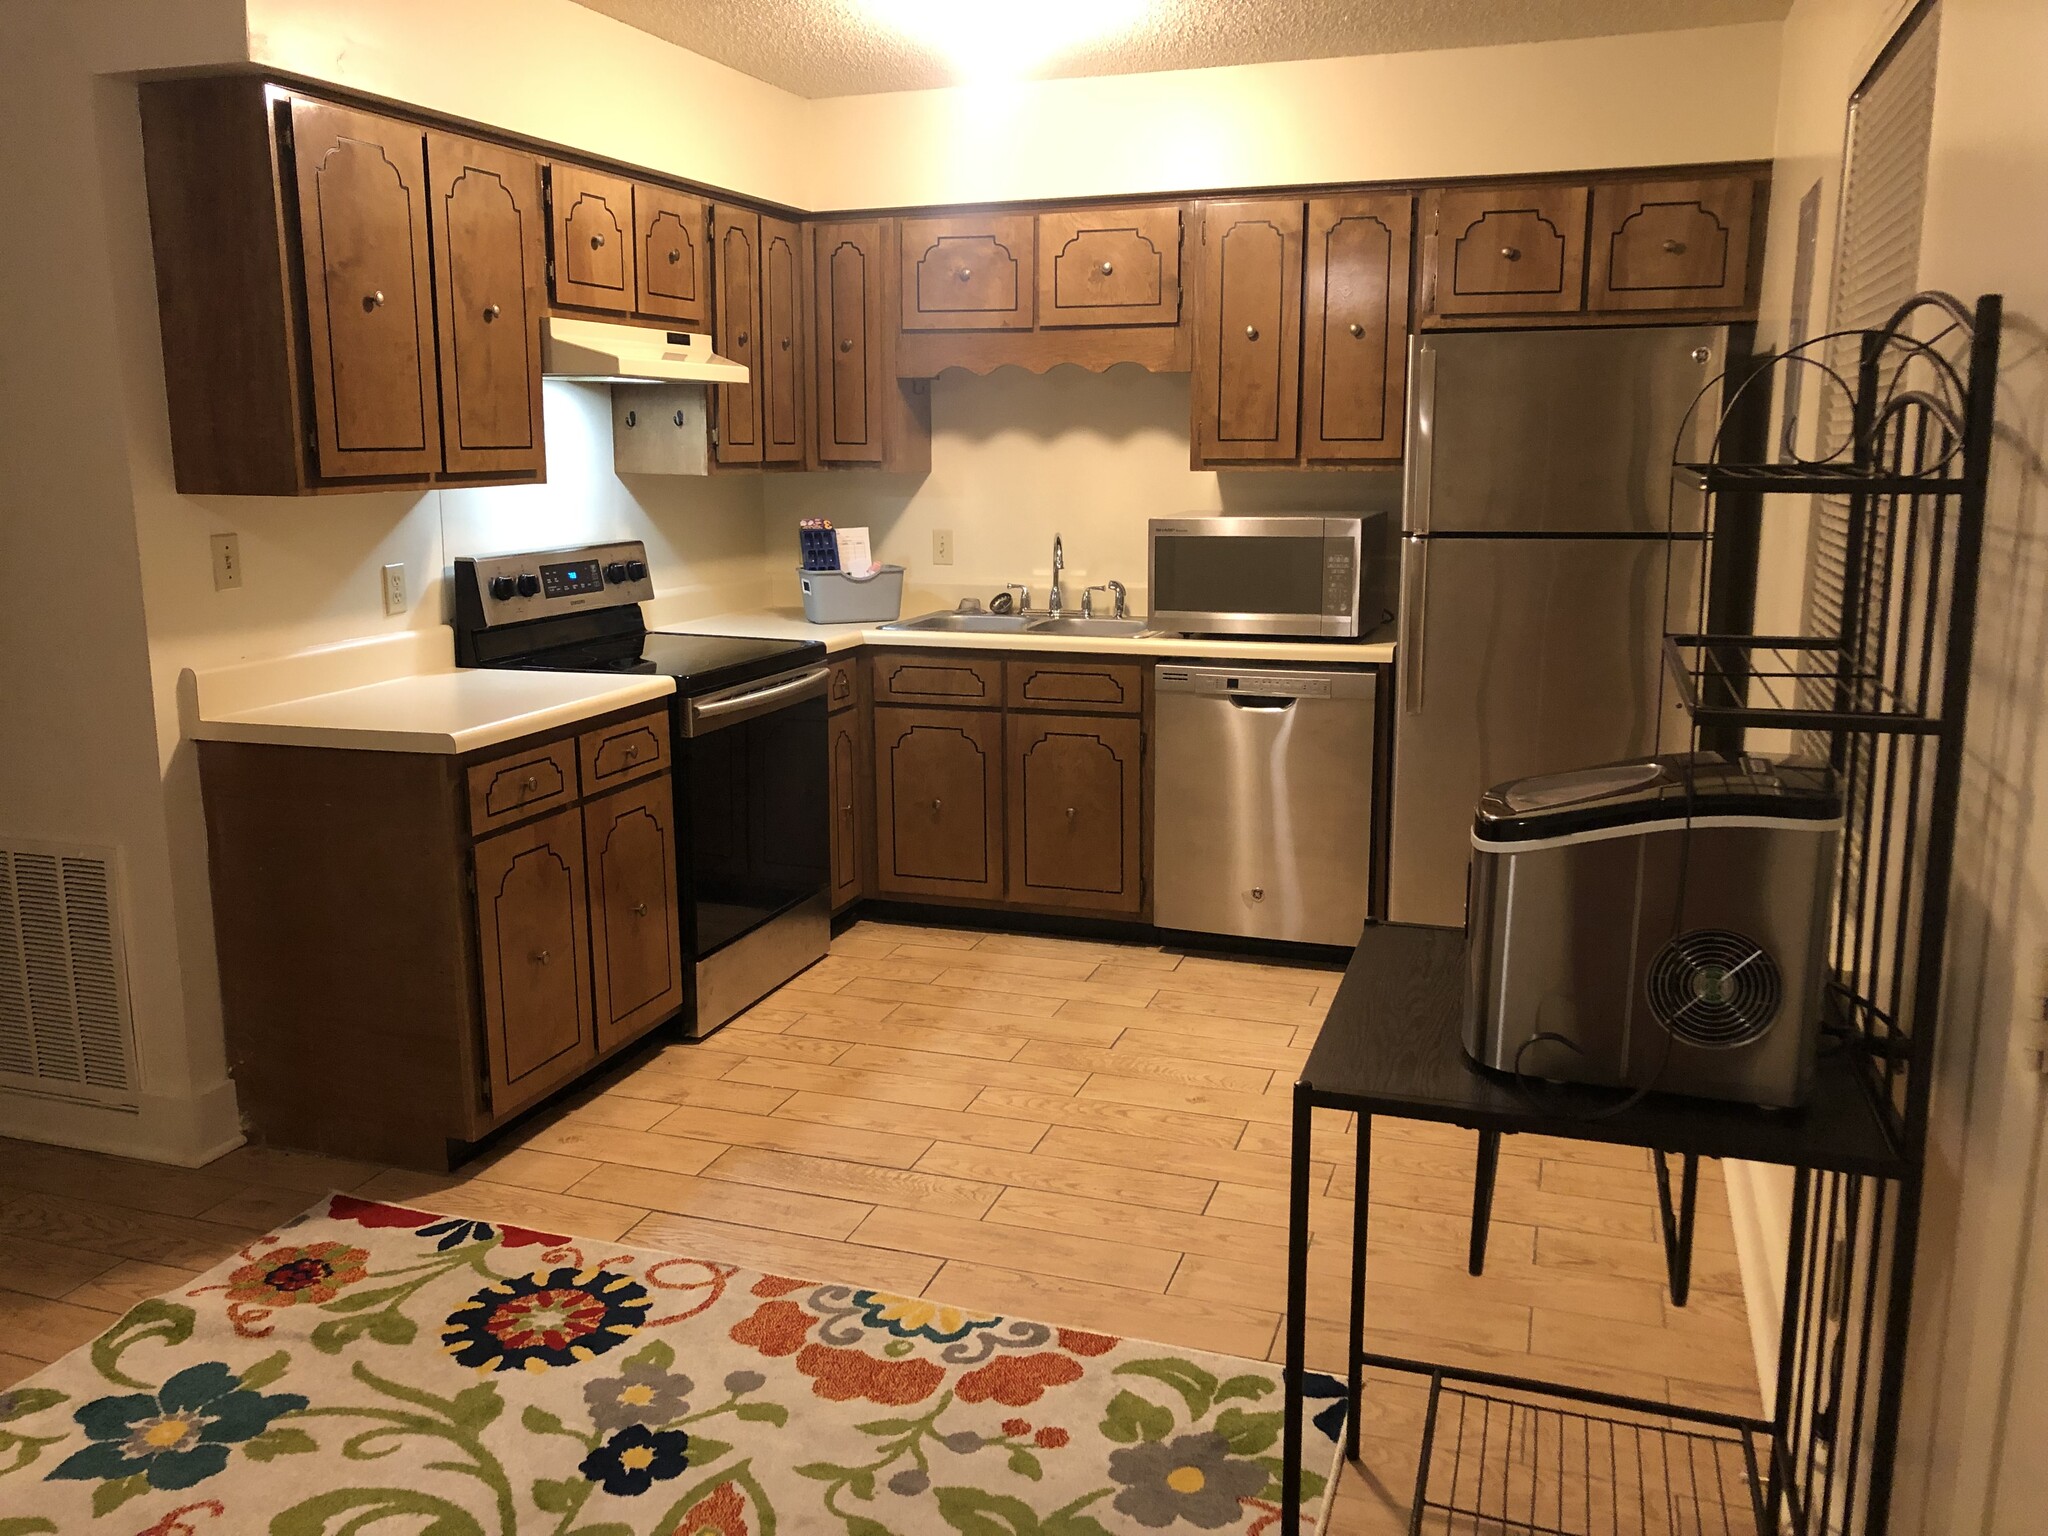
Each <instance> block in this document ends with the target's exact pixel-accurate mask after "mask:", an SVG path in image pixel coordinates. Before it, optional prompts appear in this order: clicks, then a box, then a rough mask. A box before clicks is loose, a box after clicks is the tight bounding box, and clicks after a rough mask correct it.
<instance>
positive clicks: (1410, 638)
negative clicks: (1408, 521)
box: [1400, 539, 1429, 715]
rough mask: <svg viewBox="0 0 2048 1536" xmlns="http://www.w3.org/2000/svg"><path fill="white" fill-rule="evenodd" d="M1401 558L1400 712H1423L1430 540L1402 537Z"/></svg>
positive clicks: (1414, 713) (1416, 713) (1410, 713)
mask: <svg viewBox="0 0 2048 1536" xmlns="http://www.w3.org/2000/svg"><path fill="white" fill-rule="evenodd" d="M1401 543H1402V544H1403V546H1404V548H1403V550H1402V554H1403V556H1404V558H1403V559H1402V561H1401V650H1400V670H1401V712H1402V713H1403V714H1407V715H1419V714H1421V713H1422V634H1423V629H1424V625H1425V621H1426V619H1427V618H1428V614H1427V611H1426V610H1427V607H1428V603H1429V540H1427V539H1403V540H1402V541H1401Z"/></svg>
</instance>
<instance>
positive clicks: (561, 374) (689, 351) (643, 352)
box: [540, 315, 747, 384]
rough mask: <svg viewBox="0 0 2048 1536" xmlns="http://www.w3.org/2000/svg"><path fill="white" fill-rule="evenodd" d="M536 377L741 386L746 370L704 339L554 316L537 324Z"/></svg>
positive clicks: (608, 382) (690, 333) (630, 382)
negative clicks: (538, 331) (538, 332)
mask: <svg viewBox="0 0 2048 1536" xmlns="http://www.w3.org/2000/svg"><path fill="white" fill-rule="evenodd" d="M540 371H541V373H542V374H543V375H544V376H546V377H547V378H551V379H577V380H580V381H582V382H583V383H586V384H672V383H703V384H744V383H746V382H747V369H746V365H745V364H744V363H735V362H733V361H731V360H730V359H729V358H723V357H720V356H719V355H718V354H717V353H716V352H714V351H712V350H711V338H710V337H709V336H700V335H697V334H695V333H693V332H690V331H658V330H654V329H652V328H650V327H648V326H643V325H613V324H611V323H609V322H607V321H604V320H569V319H565V318H563V317H562V316H560V315H550V316H549V317H548V318H547V319H545V320H543V321H542V322H541V333H540Z"/></svg>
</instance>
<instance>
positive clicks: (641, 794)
mask: <svg viewBox="0 0 2048 1536" xmlns="http://www.w3.org/2000/svg"><path fill="white" fill-rule="evenodd" d="M583 846H584V851H585V854H586V857H587V858H588V860H589V864H590V970H591V977H592V980H593V982H594V983H595V986H594V991H595V993H596V998H597V1048H598V1049H599V1050H600V1051H608V1050H610V1049H611V1048H612V1047H613V1046H615V1045H618V1044H620V1043H621V1042H622V1041H626V1040H630V1039H632V1038H633V1036H635V1035H637V1034H640V1033H642V1032H644V1031H645V1030H648V1029H650V1028H652V1027H653V1026H654V1025H656V1024H659V1023H660V1022H661V1021H662V1020H663V1019H665V1018H667V1017H668V1016H669V1015H670V1014H672V1013H674V1012H675V1011H676V1009H678V1008H680V1007H682V1005H683V990H684V988H683V941H682V932H681V916H680V914H681V910H682V902H681V898H680V896H679V894H678V892H677V888H676V839H675V789H674V785H673V783H672V782H671V780H670V779H669V776H668V775H667V774H665V773H664V774H660V775H658V776H657V777H655V778H651V779H643V780H642V781H641V782H640V783H638V784H635V785H633V786H632V787H631V788H628V789H621V790H615V791H614V792H613V793H611V794H609V795H605V796H603V797H602V798H600V799H596V800H592V801H590V802H589V803H588V804H586V805H585V806H584V807H583Z"/></svg>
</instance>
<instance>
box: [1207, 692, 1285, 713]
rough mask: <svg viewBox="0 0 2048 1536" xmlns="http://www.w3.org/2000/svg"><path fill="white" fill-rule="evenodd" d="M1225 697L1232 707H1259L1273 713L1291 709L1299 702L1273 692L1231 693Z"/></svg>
mask: <svg viewBox="0 0 2048 1536" xmlns="http://www.w3.org/2000/svg"><path fill="white" fill-rule="evenodd" d="M1225 697H1226V698H1228V699H1229V700H1230V707H1231V708H1232V709H1259V710H1266V711H1268V712H1270V713H1273V714H1279V713H1280V712H1281V711H1283V710H1289V709H1292V708H1294V706H1295V705H1296V704H1297V703H1299V702H1300V701H1299V700H1297V699H1290V698H1285V697H1283V696H1281V695H1279V694H1274V693H1232V694H1226V695H1225Z"/></svg>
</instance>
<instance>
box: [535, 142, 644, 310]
mask: <svg viewBox="0 0 2048 1536" xmlns="http://www.w3.org/2000/svg"><path fill="white" fill-rule="evenodd" d="M548 178H549V192H550V196H551V198H552V200H553V204H554V266H553V275H554V285H555V286H554V297H555V302H556V303H557V304H573V305H577V306H579V307H581V308H583V309H602V310H608V311H610V312H611V313H612V314H616V315H630V314H631V313H632V312H633V305H634V302H635V300H636V298H637V296H638V289H637V287H636V278H635V275H634V262H633V244H634V238H633V237H634V225H633V183H632V182H630V181H628V180H626V178H625V177H623V176H607V175H605V174H604V173H603V172H602V171H591V170H585V169H584V168H583V167H582V166H580V165H563V164H561V163H560V162H557V163H556V164H554V165H551V166H550V167H548Z"/></svg>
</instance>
